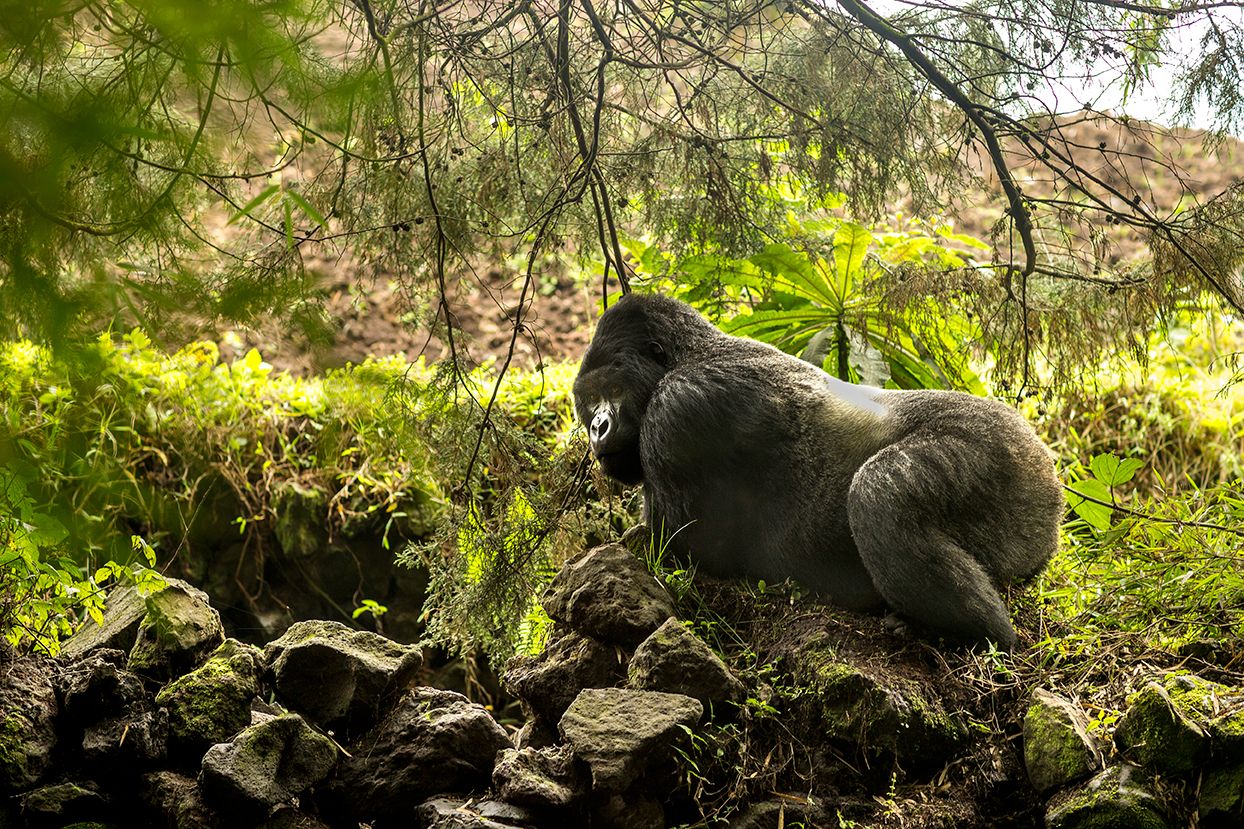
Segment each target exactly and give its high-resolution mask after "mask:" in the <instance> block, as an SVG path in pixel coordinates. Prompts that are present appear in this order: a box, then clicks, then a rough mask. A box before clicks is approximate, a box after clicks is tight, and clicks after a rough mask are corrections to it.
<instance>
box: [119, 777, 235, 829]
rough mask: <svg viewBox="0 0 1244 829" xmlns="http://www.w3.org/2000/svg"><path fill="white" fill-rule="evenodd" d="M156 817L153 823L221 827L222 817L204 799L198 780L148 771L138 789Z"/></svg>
mask: <svg viewBox="0 0 1244 829" xmlns="http://www.w3.org/2000/svg"><path fill="white" fill-rule="evenodd" d="M139 796H140V797H141V799H142V801H143V803H144V804H145V805H146V807H147V810H148V811H149V812H150V813H151V814H152V816H153V817H154V818H155V820H153V821H150V825H153V826H166V827H169V829H218V827H219V826H220V820H219V818H218V816H217V815H216V813H215V812H214V811H212V809H211V808H210V807H208V806H207V804H206V803H204V802H203V796H202V793H201V792H200V791H199V785H198V782H197V781H196V780H195V779H194V778H193V777H186V776H185V775H183V774H177V773H176V772H172V771H157V772H152V773H150V774H145V775H143V777H142V784H141V788H140V791H139Z"/></svg>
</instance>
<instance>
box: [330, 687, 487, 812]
mask: <svg viewBox="0 0 1244 829" xmlns="http://www.w3.org/2000/svg"><path fill="white" fill-rule="evenodd" d="M348 748H349V752H350V756H349V757H345V758H343V759H342V760H341V762H340V763H338V764H337V775H336V776H335V777H334V778H333V780H332V781H331V782H330V784H329V790H328V796H329V800H330V801H331V802H332V805H333V806H334V807H336V808H337V809H338V810H343V811H344V812H345V813H348V814H349V815H350V817H351V819H352V820H360V821H364V822H366V821H368V820H371V819H374V818H389V819H393V818H399V817H402V816H404V815H408V814H409V812H410V810H412V809H414V808H415V807H416V806H418V805H419V804H420V803H422V802H423V801H424V800H426V799H427V798H429V797H431V796H432V795H436V794H441V793H443V792H455V791H457V792H461V791H472V790H476V789H484V788H487V786H488V784H489V782H490V781H491V779H492V769H493V763H494V761H495V759H496V756H497V752H499V751H501V750H502V749H506V748H512V746H511V745H510V741H509V739H508V738H507V737H506V735H505V730H504V729H502V728H501V726H500V725H498V724H497V721H496V720H494V719H493V718H492V715H491V714H489V713H488V711H487V709H485V708H484V707H483V706H481V705H476V704H474V703H472V702H471V701H470V700H468V699H467V698H466V697H464V696H462V695H461V694H455V693H453V692H452V691H439V690H437V689H435V688H415V689H412V690H410V691H408V692H406V693H405V694H404V695H403V696H402V697H401V699H399V700H398V701H397V704H396V705H395V706H394V707H393V709H392V710H391V711H390V712H389V713H388V714H386V715H385V717H384V718H383V719H382V720H381V721H380V723H379V724H378V725H376V727H375V728H373V729H372V730H371V731H370V732H368V733H367V734H365V735H364V736H363V737H361V738H359V739H358V740H356V741H354V742H353V743H351V744H350V745H349V747H348Z"/></svg>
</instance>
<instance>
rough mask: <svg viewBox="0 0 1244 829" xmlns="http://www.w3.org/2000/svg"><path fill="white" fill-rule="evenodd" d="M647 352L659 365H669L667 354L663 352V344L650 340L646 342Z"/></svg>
mask: <svg viewBox="0 0 1244 829" xmlns="http://www.w3.org/2000/svg"><path fill="white" fill-rule="evenodd" d="M648 353H649V354H651V355H652V359H654V360H656V361H657V362H658V363H660V364H661V365H663V366H668V365H669V355H667V354H666V353H665V346H663V345H661V344H660V343H659V342H657V341H656V340H652V341H650V342H649V343H648Z"/></svg>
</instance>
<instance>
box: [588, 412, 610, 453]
mask: <svg viewBox="0 0 1244 829" xmlns="http://www.w3.org/2000/svg"><path fill="white" fill-rule="evenodd" d="M612 428H613V417H612V416H611V413H610V411H609V410H608V409H601V410H600V411H598V412H597V413H596V416H595V417H593V418H592V423H591V425H590V426H588V429H587V436H588V442H589V443H590V444H591V445H592V451H593V452H595V451H596V449H597V447H598V446H600V444H601V442H602V441H603V440H604V439H605V437H606V436H607V435H608V434H609V430H610V429H612Z"/></svg>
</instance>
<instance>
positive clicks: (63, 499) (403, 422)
mask: <svg viewBox="0 0 1244 829" xmlns="http://www.w3.org/2000/svg"><path fill="white" fill-rule="evenodd" d="M569 371H570V370H569V369H568V368H567V369H565V370H552V371H549V372H546V373H545V374H544V375H542V376H528V375H523V374H521V373H511V374H510V375H509V377H508V379H507V382H505V383H503V384H502V385H501V387H500V388H499V389H498V394H497V401H496V404H495V411H494V413H493V417H492V420H493V422H494V423H496V424H503V425H504V427H505V428H501V427H494V429H493V430H492V432H494V433H496V434H500V435H504V436H505V437H506V438H507V439H513V437H514V435H517V434H521V435H523V436H525V438H526V439H528V440H530V441H531V443H532V444H533V446H537V447H540V448H539V449H538V450H535V451H532V449H531V448H530V447H529V448H528V451H527V453H526V456H527V457H528V458H530V460H531V466H530V468H529V469H527V470H525V474H524V475H521V476H512V477H522V478H523V480H522V481H521V482H520V484H521V485H525V486H526V487H528V488H536V489H538V488H539V487H540V486H541V485H542V484H544V483H545V481H543V480H542V479H541V478H540V477H539V473H540V471H541V470H542V469H543V468H544V467H546V466H548V464H549V462H550V461H549V459H550V458H556V457H559V451H558V449H559V447H561V446H562V445H563V444H564V442H565V439H566V435H567V433H568V429H569V423H570V421H569V407H568V405H567V398H566V394H567V389H568V387H569V377H570V374H569ZM488 382H489V376H488V375H487V372H481V373H479V374H478V375H476V376H474V377H472V378H468V385H467V386H466V387H465V389H462V388H460V389H459V391H458V393H457V394H454V393H453V392H451V391H450V392H447V391H445V389H446V387H447V384H446V383H445V382H443V378H441V377H439V376H438V375H437V374H436V373H435V372H434V371H432V370H431V369H428V368H426V367H425V366H424V365H422V363H419V364H408V363H407V362H405V361H404V360H400V359H397V360H374V361H373V360H369V361H368V362H366V363H364V364H362V365H359V366H353V367H348V368H346V369H343V370H340V371H333V372H330V373H328V374H327V375H325V376H323V377H318V378H310V379H304V378H298V377H294V376H291V375H288V374H285V373H282V372H274V371H273V370H272V368H271V367H270V366H269V365H268V364H266V363H264V362H263V360H262V358H261V357H260V355H259V354H258V353H257V352H254V351H252V352H250V353H249V354H247V355H246V356H245V357H244V358H242V359H239V360H236V361H234V362H232V363H224V362H222V361H221V360H220V358H219V356H218V353H217V350H216V347H215V346H214V345H212V344H211V343H195V344H193V345H190V346H188V347H186V348H183V349H181V350H180V351H177V352H176V353H171V354H170V353H166V352H164V351H161V350H160V349H158V348H156V347H154V346H152V344H151V343H150V341H149V340H148V338H147V337H146V336H145V335H143V334H142V332H139V331H135V332H132V333H130V334H128V335H126V336H124V337H119V338H118V337H113V336H108V335H105V336H102V337H100V338H99V339H98V340H97V341H96V342H95V343H93V344H92V345H91V346H89V347H87V348H85V349H82V350H79V351H75V352H73V353H72V354H69V355H63V354H62V355H54V354H52V353H51V352H48V351H46V350H44V349H41V348H38V347H35V346H32V345H30V344H28V343H22V342H17V343H8V344H5V345H3V346H2V347H0V483H2V484H3V485H2V486H0V564H3V570H0V628H2V629H3V633H4V635H5V637H6V638H7V639H8V640H9V641H10V642H11V643H12V644H15V645H18V646H19V647H23V648H34V649H38V650H45V651H55V649H56V645H57V640H58V639H59V638H60V637H61V636H63V635H64V634H65V633H67V632H68V631H69V630H70V629H71V628H72V626H73V625H74V624H77V623H80V622H81V621H82V620H83V619H84V618H86V616H88V615H97V614H98V609H99V602H100V598H99V597H100V592H101V590H100V588H101V586H102V585H103V584H104V583H105V582H107V581H109V580H112V579H116V578H131V579H140V580H141V579H149V578H150V575H149V574H148V570H147V565H148V564H151V565H157V566H161V567H163V566H166V565H167V564H168V563H169V562H170V561H171V560H172V559H175V558H177V557H187V556H211V555H215V554H216V553H217V552H218V551H219V550H220V549H221V548H222V546H224V545H227V544H236V543H238V542H239V541H241V542H242V543H243V544H244V545H246V546H247V547H248V548H250V549H251V554H252V555H254V556H262V555H263V554H264V547H265V545H267V544H269V543H271V542H270V539H271V538H272V536H274V535H275V536H281V535H282V534H283V533H284V534H290V533H296V532H300V531H303V529H304V528H299V527H292V526H288V521H289V519H288V518H287V516H289V515H293V514H296V513H297V511H298V509H299V508H301V507H303V506H304V505H306V504H311V505H313V506H314V508H315V509H316V510H317V514H315V515H311V516H306V518H307V520H308V521H309V522H310V523H312V524H314V525H318V526H313V527H312V528H311V531H313V532H318V533H322V534H323V535H324V536H326V537H328V538H332V537H334V536H338V535H346V536H349V535H352V534H357V533H358V531H359V529H360V527H361V526H367V527H369V528H370V529H371V531H372V532H373V533H374V534H378V535H379V536H380V538H381V539H382V541H383V543H384V544H385V546H392V547H393V548H396V547H398V546H400V542H399V539H410V538H424V539H429V540H430V541H431V540H435V539H436V538H438V534H437V531H438V530H439V529H440V528H441V526H442V525H443V524H444V523H445V522H444V521H443V520H442V519H443V517H444V516H445V514H446V513H447V512H450V511H452V510H453V506H454V503H455V501H459V502H460V501H462V500H463V498H462V494H461V493H458V494H457V497H454V496H455V494H454V493H453V492H452V490H453V488H454V487H455V486H456V485H457V484H458V482H459V481H461V480H463V477H462V470H461V468H460V467H461V463H462V462H461V461H460V460H457V461H456V462H455V459H459V458H461V457H463V456H464V455H465V454H467V453H466V452H465V451H463V448H462V446H460V445H453V444H463V443H469V442H470V441H472V440H474V439H475V436H476V434H477V433H478V429H476V428H475V427H476V426H477V424H478V418H479V415H478V410H479V406H478V405H475V404H473V403H469V401H468V397H467V395H468V394H470V395H474V396H475V397H476V398H477V399H478V398H479V397H481V396H483V395H487V394H489V393H490V392H491V388H490V386H489V385H488ZM472 412H474V414H472ZM480 443H481V446H480V449H479V451H478V453H477V454H478V457H477V458H476V460H475V462H476V463H479V464H481V465H487V464H488V463H490V462H491V459H492V457H493V455H494V454H498V456H499V453H492V452H491V451H490V450H491V449H492V448H494V447H493V442H489V441H481V442H480ZM430 445H435V446H436V447H437V449H438V451H435V452H433V451H429V449H428V446H430ZM509 448H510V449H514V448H515V447H509ZM494 477H495V476H494ZM513 486H514V484H511V489H512V488H513ZM502 489H503V488H501V487H499V488H498V491H495V492H476V493H474V494H473V497H472V498H471V501H472V502H473V503H475V504H476V505H477V506H476V507H475V508H474V513H473V514H474V515H475V516H476V521H477V524H478V523H479V517H480V516H484V517H486V516H487V515H488V514H489V507H488V504H489V503H490V502H491V501H495V500H497V499H498V498H501V499H502V500H506V501H510V502H512V501H513V498H514V494H513V492H512V491H510V490H506V491H504V492H502V491H501V490H502ZM312 496H318V497H312ZM528 500H529V501H531V502H533V503H538V502H539V500H538V499H537V498H534V497H530V498H529V499H528ZM477 534H478V532H477ZM474 566H475V567H477V568H478V567H479V564H478V562H476V564H475V565H474ZM367 607H368V609H370V610H379V608H378V607H377V606H376V605H375V603H370V604H369V605H368V606H367Z"/></svg>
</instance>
